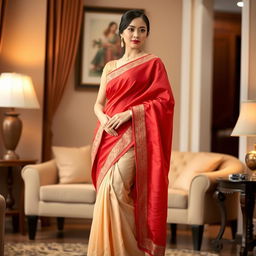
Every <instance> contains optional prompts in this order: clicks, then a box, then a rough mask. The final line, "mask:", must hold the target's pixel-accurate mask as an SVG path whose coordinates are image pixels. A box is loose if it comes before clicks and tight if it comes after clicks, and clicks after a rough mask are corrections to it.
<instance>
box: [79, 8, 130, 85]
mask: <svg viewBox="0 0 256 256" xmlns="http://www.w3.org/2000/svg"><path fill="white" fill-rule="evenodd" d="M128 10H129V9H120V8H105V7H101V8H98V7H87V6H86V7H84V13H83V23H82V31H81V39H80V46H79V51H78V58H79V61H78V71H79V72H78V76H77V77H78V78H79V79H77V81H76V88H77V89H81V88H96V89H98V88H99V85H100V77H101V74H102V70H103V67H104V66H105V64H106V63H107V62H108V61H110V60H113V59H119V58H120V57H121V56H122V55H123V49H122V48H121V42H120V36H119V34H118V26H119V22H120V19H121V16H122V14H123V13H125V12H126V11H128Z"/></svg>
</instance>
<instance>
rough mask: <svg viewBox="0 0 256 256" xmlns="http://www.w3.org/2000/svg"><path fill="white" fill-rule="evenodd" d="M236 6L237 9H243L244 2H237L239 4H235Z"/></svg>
mask: <svg viewBox="0 0 256 256" xmlns="http://www.w3.org/2000/svg"><path fill="white" fill-rule="evenodd" d="M236 5H237V6H238V7H244V2H243V1H239V2H237V3H236Z"/></svg>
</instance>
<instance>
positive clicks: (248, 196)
mask: <svg viewBox="0 0 256 256" xmlns="http://www.w3.org/2000/svg"><path fill="white" fill-rule="evenodd" d="M217 183H218V185H217V189H216V191H215V198H216V199H217V202H218V204H219V207H220V209H221V228H220V231H219V234H218V236H217V238H216V239H215V240H214V241H213V242H214V245H215V248H216V249H219V248H220V240H221V238H222V235H223V233H224V230H225V227H226V219H227V218H226V209H225V204H224V201H225V198H226V196H225V194H228V193H236V192H240V204H241V210H242V214H243V234H242V246H241V249H240V255H241V256H246V255H247V254H248V252H249V251H252V250H253V247H254V246H256V239H254V237H253V211H254V205H255V194H256V181H249V180H245V181H230V180H228V179H218V180H217Z"/></svg>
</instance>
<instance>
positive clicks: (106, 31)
mask: <svg viewBox="0 0 256 256" xmlns="http://www.w3.org/2000/svg"><path fill="white" fill-rule="evenodd" d="M113 25H116V27H117V24H116V22H114V21H111V22H110V23H109V24H108V28H107V29H106V30H105V31H104V35H105V36H107V35H108V34H109V32H110V28H111V27H112V26H113Z"/></svg>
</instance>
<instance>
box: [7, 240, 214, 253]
mask: <svg viewBox="0 0 256 256" xmlns="http://www.w3.org/2000/svg"><path fill="white" fill-rule="evenodd" d="M86 251H87V245H86V244H82V243H38V242H34V243H31V242H26V243H7V244H5V253H4V256H44V255H51V256H86ZM217 255H218V254H216V253H209V252H197V251H192V250H186V249H184V250H179V249H167V250H166V254H165V256H217Z"/></svg>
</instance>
